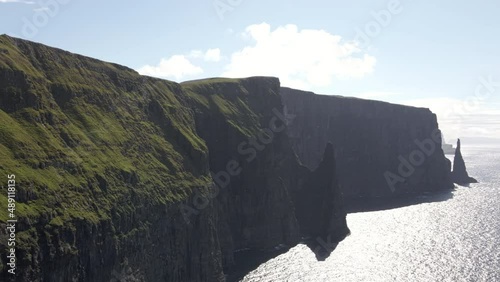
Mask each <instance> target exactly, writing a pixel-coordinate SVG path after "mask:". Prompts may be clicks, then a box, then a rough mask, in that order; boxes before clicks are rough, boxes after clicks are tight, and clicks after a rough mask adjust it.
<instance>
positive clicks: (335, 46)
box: [0, 0, 500, 142]
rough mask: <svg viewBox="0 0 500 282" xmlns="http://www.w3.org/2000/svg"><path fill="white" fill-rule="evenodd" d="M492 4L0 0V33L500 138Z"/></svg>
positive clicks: (498, 44)
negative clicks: (399, 110)
mask: <svg viewBox="0 0 500 282" xmlns="http://www.w3.org/2000/svg"><path fill="white" fill-rule="evenodd" d="M499 14H500V5H498V3H497V1H494V0H478V1H457V0H454V1H452V0H441V1H430V0H427V1H423V0H422V1H412V0H358V1H336V0H335V1H314V0H311V1H281V0H279V1H262V0H252V1H250V0H196V1H195V0H183V1H181V0H174V1H152V0H145V1H140V2H139V1H123V0H121V1H117V0H105V1H95V0H86V1H82V0H0V34H3V33H6V34H8V35H11V36H15V37H19V38H24V39H28V40H32V41H36V42H40V43H43V44H46V45H49V46H53V47H57V48H61V49H64V50H68V51H70V52H74V53H79V54H82V55H86V56H90V57H94V58H98V59H101V60H104V61H109V62H114V63H118V64H122V65H125V66H128V67H130V68H133V69H135V70H137V71H138V72H139V73H141V74H144V75H150V76H156V77H161V78H165V79H169V80H173V81H178V82H181V81H186V80H192V79H198V78H205V77H219V76H224V77H246V76H254V75H268V76H277V77H279V78H280V81H281V84H282V85H283V86H288V87H293V88H298V89H303V90H310V91H314V92H316V93H321V94H331V95H343V96H354V97H360V98H366V99H374V100H382V101H388V102H392V103H399V104H405V105H411V106H418V107H426V108H430V109H431V110H432V111H433V112H434V113H436V114H437V115H438V121H439V124H440V128H441V129H442V130H443V132H444V134H445V138H446V139H447V140H448V141H450V142H452V141H453V139H454V138H457V137H477V138H500V51H499V50H500V36H499V35H500V32H499V30H500V17H499V16H498V15H499ZM490 141H491V140H490ZM499 142H500V140H499Z"/></svg>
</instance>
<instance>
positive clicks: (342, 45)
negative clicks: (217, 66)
mask: <svg viewBox="0 0 500 282" xmlns="http://www.w3.org/2000/svg"><path fill="white" fill-rule="evenodd" d="M243 38H246V39H250V40H253V41H254V42H253V44H252V45H250V46H247V47H245V48H243V49H241V50H239V51H237V52H235V53H233V54H232V56H231V62H230V63H229V64H228V65H227V66H226V69H225V72H224V73H223V76H227V77H246V76H253V75H269V76H277V77H279V78H280V80H281V82H282V84H283V85H284V86H290V87H297V88H309V89H310V88H313V87H323V86H329V85H331V84H332V83H333V80H334V79H348V78H360V77H363V76H365V75H366V74H369V73H371V72H372V71H373V68H374V66H375V63H376V59H375V58H374V57H372V56H370V55H368V54H365V53H363V52H362V51H361V50H360V49H359V48H358V45H357V43H355V42H346V41H344V40H342V38H341V37H340V36H338V35H332V34H330V33H328V32H326V31H324V30H314V29H302V30H299V29H298V27H297V26H296V25H286V26H280V27H278V28H276V29H275V30H271V26H270V25H269V24H267V23H262V24H256V25H251V26H249V27H247V28H246V31H245V32H244V33H243Z"/></svg>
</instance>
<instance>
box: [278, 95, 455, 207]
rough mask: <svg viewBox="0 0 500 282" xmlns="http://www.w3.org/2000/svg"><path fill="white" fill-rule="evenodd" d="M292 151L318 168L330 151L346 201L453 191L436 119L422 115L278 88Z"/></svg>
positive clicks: (410, 109)
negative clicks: (331, 149)
mask: <svg viewBox="0 0 500 282" xmlns="http://www.w3.org/2000/svg"><path fill="white" fill-rule="evenodd" d="M281 96H282V99H283V103H284V105H285V107H286V108H285V109H286V113H287V114H288V115H290V116H294V117H295V118H294V119H293V122H291V123H290V124H289V131H288V132H289V136H290V140H291V142H292V147H293V148H294V150H295V152H296V153H297V155H298V157H299V159H300V160H301V162H302V163H303V164H305V165H306V166H307V167H309V168H311V169H315V168H316V167H318V165H319V163H320V161H321V157H322V154H323V152H324V150H325V147H326V146H327V143H328V142H332V143H333V144H334V145H335V158H336V164H337V169H336V173H337V175H338V182H339V185H340V187H341V191H342V193H343V195H344V197H346V198H358V197H379V196H383V197H392V196H399V195H405V194H416V193H421V192H425V191H438V190H443V189H451V188H453V183H452V181H451V178H450V171H451V164H450V163H449V161H448V160H447V159H446V158H445V156H444V154H443V151H442V149H441V133H440V131H439V129H438V124H437V119H436V116H435V115H434V114H433V113H431V112H430V111H429V110H428V109H423V108H414V107H408V106H401V105H394V104H389V103H385V102H379V101H371V100H363V99H356V98H346V97H341V96H327V95H317V94H314V93H312V92H304V91H299V90H294V89H290V88H282V89H281Z"/></svg>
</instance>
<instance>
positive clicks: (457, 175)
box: [451, 139, 477, 185]
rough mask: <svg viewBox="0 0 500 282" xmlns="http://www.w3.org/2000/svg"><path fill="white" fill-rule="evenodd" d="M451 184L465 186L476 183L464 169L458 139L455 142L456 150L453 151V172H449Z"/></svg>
mask: <svg viewBox="0 0 500 282" xmlns="http://www.w3.org/2000/svg"><path fill="white" fill-rule="evenodd" d="M451 178H452V180H453V182H455V183H456V184H459V185H467V184H470V183H477V180H476V179H474V178H472V177H470V176H469V174H468V173H467V169H466V168H465V161H464V158H463V157H462V151H461V145H460V139H458V140H457V148H456V150H455V157H454V158H453V171H452V172H451Z"/></svg>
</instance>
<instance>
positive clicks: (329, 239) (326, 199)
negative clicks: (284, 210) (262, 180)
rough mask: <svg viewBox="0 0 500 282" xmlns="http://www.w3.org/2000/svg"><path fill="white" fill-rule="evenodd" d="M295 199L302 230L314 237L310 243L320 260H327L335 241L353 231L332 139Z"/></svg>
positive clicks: (311, 237) (304, 233)
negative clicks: (345, 206)
mask: <svg viewBox="0 0 500 282" xmlns="http://www.w3.org/2000/svg"><path fill="white" fill-rule="evenodd" d="M294 202H295V209H296V210H295V212H296V214H297V220H298V222H299V224H300V228H301V233H302V234H303V235H305V236H308V237H310V240H309V241H308V246H309V247H310V248H311V249H312V250H313V251H314V253H315V254H316V257H317V258H318V259H319V260H324V259H325V258H327V257H328V256H329V255H330V253H331V252H332V251H333V250H334V249H335V246H336V245H335V243H337V242H339V241H342V240H343V239H344V238H345V237H346V236H347V235H348V234H349V229H348V227H347V222H346V212H345V210H344V208H343V204H342V195H341V192H340V188H339V185H338V177H337V175H336V169H335V153H334V149H333V145H332V144H331V143H328V144H327V146H326V148H325V153H324V155H323V159H322V160H321V162H320V164H319V166H318V168H317V169H316V170H315V171H314V172H313V173H311V174H310V176H309V177H308V178H307V179H306V180H305V182H304V184H303V185H302V187H301V189H300V190H299V191H296V192H295V193H294ZM332 243H333V245H332Z"/></svg>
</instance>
